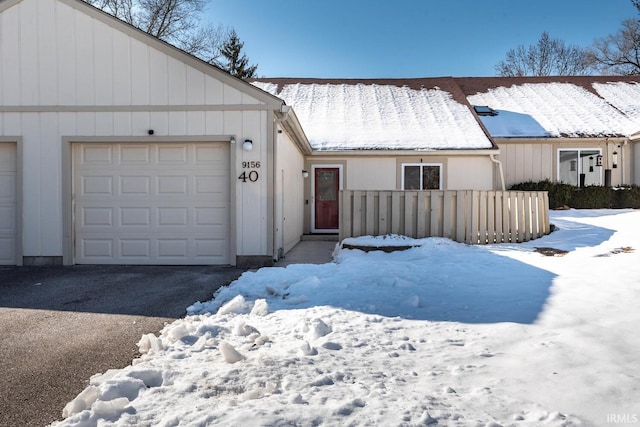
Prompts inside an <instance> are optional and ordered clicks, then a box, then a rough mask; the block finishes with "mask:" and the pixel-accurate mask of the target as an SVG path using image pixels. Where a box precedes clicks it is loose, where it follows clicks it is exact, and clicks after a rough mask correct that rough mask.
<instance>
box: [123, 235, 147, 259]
mask: <svg viewBox="0 0 640 427" xmlns="http://www.w3.org/2000/svg"><path fill="white" fill-rule="evenodd" d="M119 248H120V257H122V258H123V259H132V258H142V259H151V256H152V254H151V241H150V239H120V241H119Z"/></svg>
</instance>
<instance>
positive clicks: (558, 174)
mask: <svg viewBox="0 0 640 427" xmlns="http://www.w3.org/2000/svg"><path fill="white" fill-rule="evenodd" d="M563 151H577V152H578V159H580V153H581V152H582V151H597V152H598V154H597V155H599V156H602V148H598V147H593V148H558V152H557V156H556V176H557V181H558V182H563V181H560V173H561V171H560V153H562V152H563ZM594 160H595V159H594ZM576 166H577V171H576V173H577V175H578V181H577V182H578V184H577V185H576V187H577V188H580V174H581V173H582V162H578V163H577V165H576ZM593 167H594V168H598V169H600V173H599V174H598V175H599V176H598V181H600V183H599V184H598V185H603V182H602V169H603V168H604V166H596V165H595V162H594V165H593ZM563 183H564V184H569V183H568V182H563Z"/></svg>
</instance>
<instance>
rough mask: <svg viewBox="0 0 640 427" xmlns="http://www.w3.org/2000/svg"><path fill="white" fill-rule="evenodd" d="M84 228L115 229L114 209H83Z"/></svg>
mask: <svg viewBox="0 0 640 427" xmlns="http://www.w3.org/2000/svg"><path fill="white" fill-rule="evenodd" d="M81 218H82V219H81V221H82V226H83V227H113V225H114V224H113V209H111V208H82V215H81Z"/></svg>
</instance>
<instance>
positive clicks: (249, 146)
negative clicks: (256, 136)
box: [242, 139, 253, 151]
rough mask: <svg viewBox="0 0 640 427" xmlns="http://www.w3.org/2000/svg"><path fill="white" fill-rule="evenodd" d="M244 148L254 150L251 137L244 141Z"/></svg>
mask: <svg viewBox="0 0 640 427" xmlns="http://www.w3.org/2000/svg"><path fill="white" fill-rule="evenodd" d="M242 149H243V150H244V151H251V150H253V141H252V140H250V139H245V140H244V142H243V143H242Z"/></svg>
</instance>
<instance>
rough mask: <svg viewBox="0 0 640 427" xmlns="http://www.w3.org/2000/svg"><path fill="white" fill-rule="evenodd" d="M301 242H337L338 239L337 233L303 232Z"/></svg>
mask: <svg viewBox="0 0 640 427" xmlns="http://www.w3.org/2000/svg"><path fill="white" fill-rule="evenodd" d="M300 240H301V241H303V242H337V241H339V240H340V239H339V236H338V234H337V233H336V234H303V235H302V236H301V237H300Z"/></svg>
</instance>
